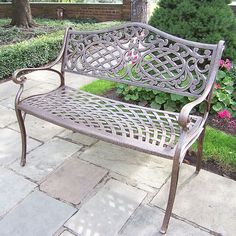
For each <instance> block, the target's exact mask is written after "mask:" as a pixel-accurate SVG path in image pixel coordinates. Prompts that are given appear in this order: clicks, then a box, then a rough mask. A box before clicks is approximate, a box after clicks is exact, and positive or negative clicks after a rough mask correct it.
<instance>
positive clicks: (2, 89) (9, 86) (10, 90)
mask: <svg viewBox="0 0 236 236" xmlns="http://www.w3.org/2000/svg"><path fill="white" fill-rule="evenodd" d="M37 85H39V83H38V82H37V81H32V80H29V81H27V83H25V90H27V89H29V88H32V87H34V86H37ZM19 88H20V86H19V85H17V84H15V83H14V82H13V81H8V82H5V83H1V84H0V94H1V95H0V100H3V99H6V98H9V97H13V96H14V97H15V96H16V94H17V91H18V90H19Z"/></svg>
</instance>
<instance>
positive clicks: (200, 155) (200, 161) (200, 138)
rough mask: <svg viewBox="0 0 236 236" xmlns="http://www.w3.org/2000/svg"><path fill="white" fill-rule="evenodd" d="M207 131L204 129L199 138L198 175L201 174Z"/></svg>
mask: <svg viewBox="0 0 236 236" xmlns="http://www.w3.org/2000/svg"><path fill="white" fill-rule="evenodd" d="M205 129H206V127H204V129H203V131H202V133H201V134H200V136H199V138H198V145H197V155H196V157H197V163H196V174H198V173H199V171H200V170H201V167H202V153H203V141H204V136H205Z"/></svg>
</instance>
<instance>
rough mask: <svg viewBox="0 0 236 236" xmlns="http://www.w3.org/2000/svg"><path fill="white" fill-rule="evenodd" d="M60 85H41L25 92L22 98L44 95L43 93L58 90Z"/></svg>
mask: <svg viewBox="0 0 236 236" xmlns="http://www.w3.org/2000/svg"><path fill="white" fill-rule="evenodd" d="M59 85H60V84H59V83H58V85H55V84H50V83H43V82H41V83H39V85H38V86H36V87H32V88H30V89H27V90H26V91H24V93H23V94H22V96H21V97H22V98H26V97H29V96H32V95H37V94H42V93H48V92H50V91H52V90H54V89H56V88H57V87H58V86H59Z"/></svg>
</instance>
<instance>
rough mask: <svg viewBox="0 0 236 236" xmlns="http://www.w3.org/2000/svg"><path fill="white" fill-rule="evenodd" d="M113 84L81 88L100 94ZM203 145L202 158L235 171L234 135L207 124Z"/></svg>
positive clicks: (235, 139)
mask: <svg viewBox="0 0 236 236" xmlns="http://www.w3.org/2000/svg"><path fill="white" fill-rule="evenodd" d="M115 86H116V83H114V82H111V81H105V80H96V81H94V82H92V83H90V84H88V85H85V86H84V87H82V88H81V89H82V90H84V91H86V92H90V93H93V94H96V95H102V94H104V93H105V92H107V91H109V90H110V89H112V88H114V87H115ZM203 147H204V148H203V153H204V160H206V161H207V160H214V161H216V162H217V163H218V164H219V165H220V166H221V167H222V168H224V169H225V170H229V171H233V172H236V137H234V136H232V135H229V134H226V133H224V132H222V131H219V130H217V129H214V128H211V127H210V126H208V127H207V129H206V135H205V140H204V146H203ZM194 148H196V144H195V145H194Z"/></svg>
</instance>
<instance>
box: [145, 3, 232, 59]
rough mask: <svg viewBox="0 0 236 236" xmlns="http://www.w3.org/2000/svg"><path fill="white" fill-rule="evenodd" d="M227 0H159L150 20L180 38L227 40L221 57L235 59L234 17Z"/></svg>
mask: <svg viewBox="0 0 236 236" xmlns="http://www.w3.org/2000/svg"><path fill="white" fill-rule="evenodd" d="M230 2H231V1H229V0H201V1H199V0H160V1H159V6H158V7H157V8H156V9H155V10H154V13H153V15H152V16H151V18H150V21H149V23H150V24H151V25H152V26H154V27H156V28H158V29H160V30H163V31H165V32H168V33H170V34H173V35H176V36H179V37H181V38H185V39H189V40H193V41H198V42H203V43H217V42H218V41H219V40H221V39H224V40H225V41H226V48H225V51H224V57H225V58H226V57H229V58H231V59H236V19H235V16H234V14H233V11H232V10H231V8H230V6H229V5H228V3H230Z"/></svg>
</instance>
